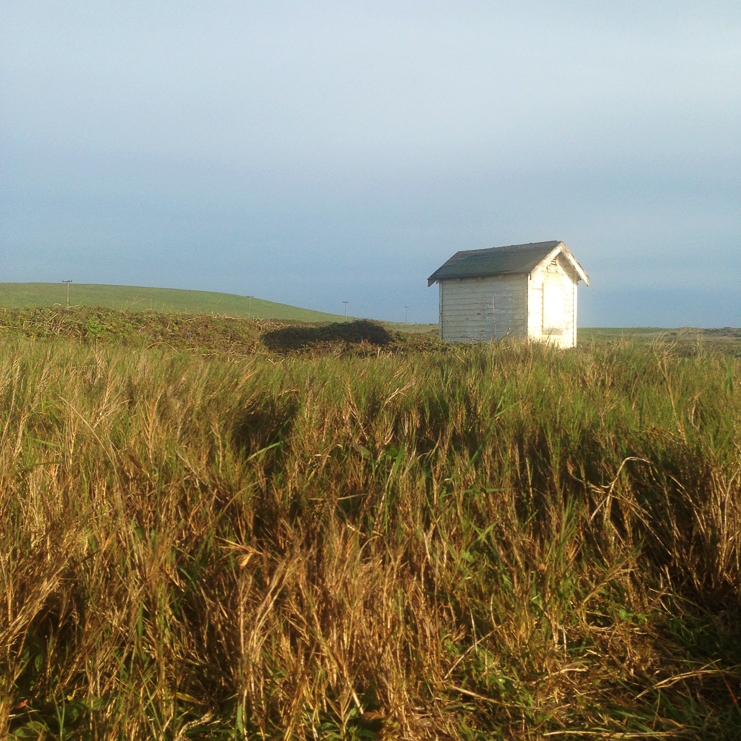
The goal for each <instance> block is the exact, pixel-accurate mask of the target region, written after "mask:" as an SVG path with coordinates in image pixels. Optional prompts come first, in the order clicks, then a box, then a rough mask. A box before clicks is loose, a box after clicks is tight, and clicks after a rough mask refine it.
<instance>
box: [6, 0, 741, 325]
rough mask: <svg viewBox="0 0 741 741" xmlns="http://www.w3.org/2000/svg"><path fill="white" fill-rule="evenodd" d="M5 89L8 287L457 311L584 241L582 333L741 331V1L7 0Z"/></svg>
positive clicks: (423, 316)
mask: <svg viewBox="0 0 741 741" xmlns="http://www.w3.org/2000/svg"><path fill="white" fill-rule="evenodd" d="M0 100H1V101H2V104H1V105H0V249H1V252H0V254H1V255H2V258H3V259H2V261H1V262H0V281H5V282H57V281H61V280H73V281H74V282H76V283H103V284H118V285H142V286H160V287H168V288H188V289H197V290H206V291H224V292H228V293H237V294H241V295H253V296H257V297H259V298H263V299H267V300H270V301H278V302H281V303H287V304H293V305H296V306H301V307H305V308H310V309H316V310H320V311H327V312H332V313H343V311H344V304H343V301H348V302H349V303H348V313H349V314H350V315H352V316H362V317H370V318H375V319H382V320H389V321H403V320H404V316H405V313H406V316H407V317H408V320H409V321H410V322H435V321H437V301H438V296H437V287H432V288H428V287H427V277H428V276H429V275H430V274H431V273H432V272H434V270H436V269H437V268H438V267H439V266H440V265H441V264H442V263H444V262H445V261H446V260H447V259H448V258H449V257H450V256H451V255H452V254H453V253H455V252H457V251H458V250H467V249H481V248H485V247H495V246H499V245H508V244H517V243H525V242H539V241H546V240H554V239H558V240H562V241H563V242H565V244H566V245H567V246H568V247H569V249H570V250H571V252H572V253H573V254H574V256H575V257H576V259H577V260H578V261H579V263H580V264H581V265H582V267H583V268H584V270H585V271H586V272H587V274H588V275H589V277H590V286H589V287H586V286H584V285H583V284H582V285H581V286H580V288H579V324H580V326H584V327H589V326H613V327H630V326H661V327H678V326H701V327H723V326H736V327H738V326H741V290H740V289H739V286H741V3H739V2H738V0H732V1H726V0H713V2H707V1H706V0H704V1H702V2H694V1H693V2H684V1H683V0H667V1H664V0H624V1H622V2H619V3H618V2H614V0H584V1H579V0H574V1H573V2H572V1H569V0H563V1H562V0H543V1H542V2H541V1H536V0H517V2H515V1H514V0H508V2H501V1H497V0H489V1H488V2H480V1H478V0H455V1H452V0H451V1H450V2H447V1H443V0H423V1H422V0H419V1H418V0H396V1H395V2H390V1H388V2H387V1H386V0H367V1H364V0H344V1H342V2H339V1H338V2H333V1H325V0H312V1H311V2H309V1H308V0H271V1H270V2H264V1H263V2H253V1H251V0H241V1H239V2H238V1H236V0H235V1H233V2H232V1H229V0H209V2H205V0H177V1H175V0H127V1H126V2H125V3H122V2H120V1H119V0H116V2H109V1H108V0H65V1H64V2H62V1H61V0H3V2H2V3H1V4H0ZM405 307H408V308H405Z"/></svg>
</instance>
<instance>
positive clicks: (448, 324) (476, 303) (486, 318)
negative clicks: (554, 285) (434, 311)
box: [439, 275, 528, 342]
mask: <svg viewBox="0 0 741 741" xmlns="http://www.w3.org/2000/svg"><path fill="white" fill-rule="evenodd" d="M439 286H440V339H442V340H447V341H448V342H489V341H497V340H501V339H504V338H505V337H522V338H525V337H527V327H528V324H527V296H528V292H527V276H526V275H500V276H494V277H489V278H465V279H451V280H444V281H440V283H439Z"/></svg>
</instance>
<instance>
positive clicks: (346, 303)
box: [342, 301, 350, 321]
mask: <svg viewBox="0 0 741 741" xmlns="http://www.w3.org/2000/svg"><path fill="white" fill-rule="evenodd" d="M342 303H343V304H345V321H347V305H348V304H349V303H350V302H349V301H343V302H342Z"/></svg>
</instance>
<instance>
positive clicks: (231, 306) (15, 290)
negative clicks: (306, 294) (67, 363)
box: [0, 283, 344, 322]
mask: <svg viewBox="0 0 741 741" xmlns="http://www.w3.org/2000/svg"><path fill="white" fill-rule="evenodd" d="M66 290H67V289H66V286H65V285H64V284H63V283H0V307H5V308H12V309H27V308H36V307H40V306H65V304H66ZM70 305H71V306H102V307H107V308H111V309H127V310H129V311H147V310H149V311H161V312H167V313H175V312H180V313H183V314H223V315H227V316H235V317H250V318H253V319H281V320H285V321H297V322H336V321H339V320H340V319H344V317H342V316H340V315H339V314H327V313H325V312H323V311H312V310H311V309H300V308H298V307H296V306H289V305H287V304H278V303H275V302H273V301H264V300H263V299H260V298H252V299H250V298H249V297H248V296H238V295H236V294H233V293H214V292H211V291H186V290H183V289H179V288H145V287H139V286H101V285H94V284H86V283H80V284H77V283H72V284H71V285H70Z"/></svg>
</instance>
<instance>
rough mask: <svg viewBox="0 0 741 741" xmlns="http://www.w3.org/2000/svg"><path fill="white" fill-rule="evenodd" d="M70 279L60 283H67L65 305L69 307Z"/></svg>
mask: <svg viewBox="0 0 741 741" xmlns="http://www.w3.org/2000/svg"><path fill="white" fill-rule="evenodd" d="M71 282H72V281H71V280H63V281H62V283H66V284H67V307H68V308H69V284H70V283H71Z"/></svg>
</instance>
